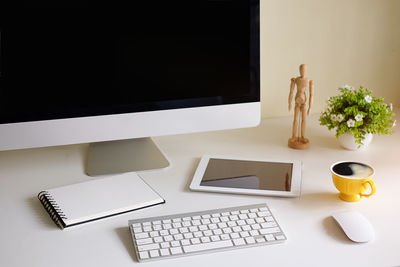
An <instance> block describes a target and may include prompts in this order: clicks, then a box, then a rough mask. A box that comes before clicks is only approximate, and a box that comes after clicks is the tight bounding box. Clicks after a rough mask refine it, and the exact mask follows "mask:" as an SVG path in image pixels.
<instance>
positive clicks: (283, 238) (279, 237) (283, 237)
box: [276, 235, 285, 240]
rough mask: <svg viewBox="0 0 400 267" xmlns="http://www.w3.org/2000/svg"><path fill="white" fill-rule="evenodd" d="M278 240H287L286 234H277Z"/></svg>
mask: <svg viewBox="0 0 400 267" xmlns="http://www.w3.org/2000/svg"><path fill="white" fill-rule="evenodd" d="M276 240H285V236H284V235H277V236H276Z"/></svg>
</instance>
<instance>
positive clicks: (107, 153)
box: [86, 137, 169, 176]
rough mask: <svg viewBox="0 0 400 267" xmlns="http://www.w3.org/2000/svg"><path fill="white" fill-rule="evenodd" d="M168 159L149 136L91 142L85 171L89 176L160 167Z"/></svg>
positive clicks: (166, 165) (164, 165)
mask: <svg viewBox="0 0 400 267" xmlns="http://www.w3.org/2000/svg"><path fill="white" fill-rule="evenodd" d="M168 166H169V162H168V160H167V159H166V158H165V156H164V155H163V153H162V152H161V151H160V150H159V149H158V147H157V145H156V144H155V143H154V142H153V141H152V140H151V138H149V137H147V138H136V139H127V140H117V141H106V142H98V143H91V144H90V146H89V151H88V158H87V165H86V173H87V174H88V175H89V176H99V175H106V174H117V173H124V172H136V171H144V170H152V169H161V168H165V167H168Z"/></svg>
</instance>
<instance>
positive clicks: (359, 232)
mask: <svg viewBox="0 0 400 267" xmlns="http://www.w3.org/2000/svg"><path fill="white" fill-rule="evenodd" d="M332 217H333V218H334V219H335V220H336V222H337V223H338V225H339V226H340V227H341V228H342V229H343V231H344V233H345V234H346V235H347V237H348V238H349V239H350V240H351V241H353V242H358V243H359V242H369V241H371V240H372V239H373V238H374V236H375V232H374V229H373V228H372V225H371V223H370V222H369V221H368V220H367V218H365V217H364V216H363V215H362V214H361V213H359V212H357V211H344V212H337V213H334V214H332Z"/></svg>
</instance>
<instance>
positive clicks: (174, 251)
mask: <svg viewBox="0 0 400 267" xmlns="http://www.w3.org/2000/svg"><path fill="white" fill-rule="evenodd" d="M192 246H193V245H192ZM182 253H183V251H182V248H181V247H175V248H171V254H172V255H176V254H182Z"/></svg>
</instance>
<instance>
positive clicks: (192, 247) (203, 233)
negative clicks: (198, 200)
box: [129, 204, 286, 262]
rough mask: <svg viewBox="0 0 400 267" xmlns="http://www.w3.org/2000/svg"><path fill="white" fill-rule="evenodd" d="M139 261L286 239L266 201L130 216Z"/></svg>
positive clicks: (130, 225) (244, 246)
mask: <svg viewBox="0 0 400 267" xmlns="http://www.w3.org/2000/svg"><path fill="white" fill-rule="evenodd" d="M129 228H130V230H131V233H132V238H133V245H134V247H135V251H136V255H137V258H138V260H139V261H140V262H142V261H148V260H156V259H164V258H171V257H180V256H185V255H193V254H198V253H208V252H213V251H217V250H227V249H235V248H246V247H250V246H258V245H267V244H275V243H280V242H283V241H285V240H286V236H285V234H284V233H283V232H282V229H281V228H280V226H279V225H278V223H277V221H276V220H275V218H274V216H272V214H271V211H270V210H269V208H268V207H267V205H266V204H257V205H251V206H241V207H232V208H225V209H216V210H207V211H201V212H191V213H185V214H176V215H170V216H161V217H152V218H144V219H138V220H130V221H129Z"/></svg>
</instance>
